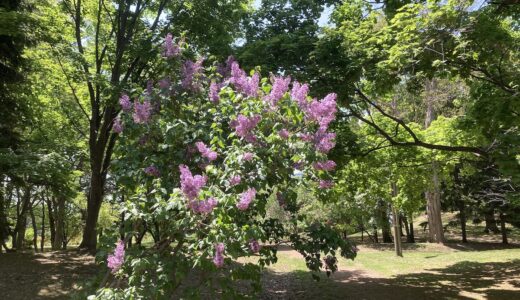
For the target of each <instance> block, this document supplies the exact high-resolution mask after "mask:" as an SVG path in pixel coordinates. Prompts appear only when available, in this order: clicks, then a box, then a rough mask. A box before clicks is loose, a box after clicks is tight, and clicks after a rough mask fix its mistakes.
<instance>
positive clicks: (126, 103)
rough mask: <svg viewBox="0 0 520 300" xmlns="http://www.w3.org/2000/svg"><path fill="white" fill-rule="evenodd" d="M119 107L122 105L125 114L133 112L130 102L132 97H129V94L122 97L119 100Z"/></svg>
mask: <svg viewBox="0 0 520 300" xmlns="http://www.w3.org/2000/svg"><path fill="white" fill-rule="evenodd" d="M119 105H121V108H122V109H123V111H124V112H129V111H131V110H132V102H130V97H128V95H127V94H123V95H121V98H119Z"/></svg>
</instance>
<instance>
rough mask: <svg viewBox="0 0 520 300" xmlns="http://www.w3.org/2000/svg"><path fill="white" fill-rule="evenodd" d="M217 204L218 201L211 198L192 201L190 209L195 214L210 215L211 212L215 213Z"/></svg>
mask: <svg viewBox="0 0 520 300" xmlns="http://www.w3.org/2000/svg"><path fill="white" fill-rule="evenodd" d="M217 204H218V201H217V199H215V198H213V197H210V198H208V199H206V200H202V201H198V200H192V201H190V203H189V207H190V208H191V210H192V211H193V212H194V213H200V214H209V213H210V212H211V211H213V209H214V208H215V207H216V206H217Z"/></svg>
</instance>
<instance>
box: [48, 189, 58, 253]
mask: <svg viewBox="0 0 520 300" xmlns="http://www.w3.org/2000/svg"><path fill="white" fill-rule="evenodd" d="M46 202H47V212H48V213H47V215H48V216H49V230H50V232H51V247H53V245H54V238H55V237H56V226H55V224H56V223H55V220H54V219H55V218H54V210H55V209H54V204H53V201H52V199H50V198H47V200H46Z"/></svg>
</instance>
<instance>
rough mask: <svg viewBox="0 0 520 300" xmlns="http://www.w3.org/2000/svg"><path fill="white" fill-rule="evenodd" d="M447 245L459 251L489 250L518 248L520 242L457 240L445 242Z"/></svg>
mask: <svg viewBox="0 0 520 300" xmlns="http://www.w3.org/2000/svg"><path fill="white" fill-rule="evenodd" d="M444 245H445V246H446V247H449V248H452V249H455V250H458V251H487V250H501V249H518V248H520V244H516V243H514V244H513V243H511V244H502V243H494V242H468V243H462V242H457V241H449V242H447V243H445V244H444Z"/></svg>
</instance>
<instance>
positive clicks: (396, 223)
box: [391, 182, 403, 257]
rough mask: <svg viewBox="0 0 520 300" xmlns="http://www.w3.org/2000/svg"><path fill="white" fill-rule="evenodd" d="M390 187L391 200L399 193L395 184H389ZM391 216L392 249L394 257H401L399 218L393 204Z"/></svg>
mask: <svg viewBox="0 0 520 300" xmlns="http://www.w3.org/2000/svg"><path fill="white" fill-rule="evenodd" d="M391 187H392V198H395V197H397V194H398V193H399V191H398V190H397V184H396V183H395V182H392V183H391ZM392 214H393V223H394V248H395V255H397V256H400V257H403V246H402V244H401V242H402V241H401V218H400V214H399V213H398V211H397V209H396V208H395V204H393V205H392Z"/></svg>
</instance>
